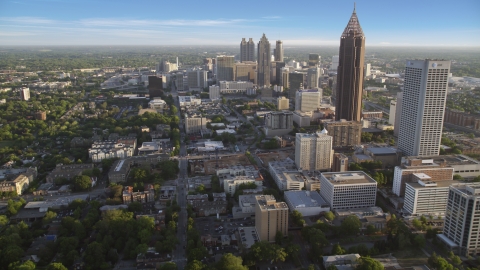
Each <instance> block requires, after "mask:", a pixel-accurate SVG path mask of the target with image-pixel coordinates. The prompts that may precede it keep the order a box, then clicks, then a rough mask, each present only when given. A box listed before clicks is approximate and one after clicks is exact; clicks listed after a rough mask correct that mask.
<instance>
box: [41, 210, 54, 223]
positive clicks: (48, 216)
mask: <svg viewBox="0 0 480 270" xmlns="http://www.w3.org/2000/svg"><path fill="white" fill-rule="evenodd" d="M56 217H57V213H55V212H52V211H47V213H45V217H43V220H42V223H43V224H44V225H45V224H48V223H50V222H52V220H54V219H55V218H56Z"/></svg>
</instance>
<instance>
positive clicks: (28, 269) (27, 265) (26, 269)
mask: <svg viewBox="0 0 480 270" xmlns="http://www.w3.org/2000/svg"><path fill="white" fill-rule="evenodd" d="M34 269H35V263H34V262H32V261H30V260H28V261H26V262H24V263H23V264H22V265H20V266H19V267H18V268H17V270H34Z"/></svg>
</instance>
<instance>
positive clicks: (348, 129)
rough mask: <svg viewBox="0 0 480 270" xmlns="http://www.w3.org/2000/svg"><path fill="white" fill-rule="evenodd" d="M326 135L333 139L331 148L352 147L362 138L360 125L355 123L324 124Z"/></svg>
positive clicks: (341, 121) (333, 122)
mask: <svg viewBox="0 0 480 270" xmlns="http://www.w3.org/2000/svg"><path fill="white" fill-rule="evenodd" d="M325 128H326V129H327V131H328V134H330V136H332V137H333V147H353V146H355V145H359V144H360V141H361V138H362V123H361V122H356V121H345V120H340V121H332V122H327V123H325Z"/></svg>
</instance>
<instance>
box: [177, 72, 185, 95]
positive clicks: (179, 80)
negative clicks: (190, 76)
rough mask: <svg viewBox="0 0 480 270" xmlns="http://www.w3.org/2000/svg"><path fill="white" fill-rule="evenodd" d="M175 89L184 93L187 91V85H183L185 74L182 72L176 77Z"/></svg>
mask: <svg viewBox="0 0 480 270" xmlns="http://www.w3.org/2000/svg"><path fill="white" fill-rule="evenodd" d="M175 88H176V89H177V90H178V91H184V90H185V84H184V83H183V73H182V72H178V73H177V74H176V75H175Z"/></svg>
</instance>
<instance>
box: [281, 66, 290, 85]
mask: <svg viewBox="0 0 480 270" xmlns="http://www.w3.org/2000/svg"><path fill="white" fill-rule="evenodd" d="M280 73H281V76H280V85H281V86H283V87H284V88H288V87H289V85H290V80H289V79H290V78H289V73H290V69H289V68H288V67H283V68H281V69H280Z"/></svg>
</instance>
